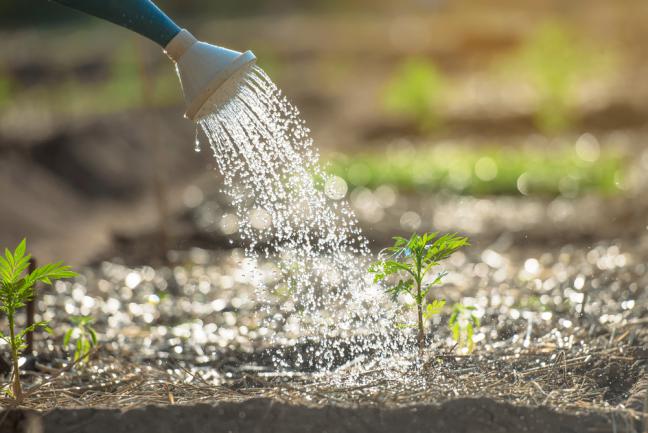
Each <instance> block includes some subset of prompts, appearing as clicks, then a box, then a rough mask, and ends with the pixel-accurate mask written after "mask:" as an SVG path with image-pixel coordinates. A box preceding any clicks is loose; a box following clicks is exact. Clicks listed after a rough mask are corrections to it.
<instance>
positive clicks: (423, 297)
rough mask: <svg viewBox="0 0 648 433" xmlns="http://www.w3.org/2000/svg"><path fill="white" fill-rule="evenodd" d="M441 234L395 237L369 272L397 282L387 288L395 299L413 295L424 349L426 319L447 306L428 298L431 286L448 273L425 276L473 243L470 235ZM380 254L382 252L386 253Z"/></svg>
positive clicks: (419, 337)
mask: <svg viewBox="0 0 648 433" xmlns="http://www.w3.org/2000/svg"><path fill="white" fill-rule="evenodd" d="M437 235H438V233H436V232H435V233H424V234H422V235H419V234H417V233H414V234H412V236H411V237H410V238H409V239H405V238H402V237H395V238H394V241H395V242H394V246H392V247H389V248H386V249H385V250H383V253H386V254H385V257H384V258H383V259H381V260H378V261H377V262H375V263H373V264H372V265H371V266H370V267H369V272H371V273H373V274H374V282H376V283H377V282H379V281H383V280H385V279H386V278H388V277H392V279H393V280H394V281H396V280H397V282H395V284H394V285H390V286H388V287H387V292H388V293H389V294H390V295H391V297H392V299H394V300H398V298H399V297H400V296H401V295H406V296H409V297H411V299H413V300H414V302H415V304H416V312H417V324H416V327H417V328H418V337H417V341H418V347H419V350H421V351H422V350H423V349H424V348H425V330H424V320H425V321H427V320H428V319H429V318H430V317H432V316H434V315H435V314H439V313H440V312H441V310H442V308H443V306H444V305H445V301H443V300H437V299H435V300H433V301H432V302H428V301H427V295H428V293H429V291H430V289H431V288H432V287H433V286H435V285H438V284H440V283H441V280H442V278H443V277H444V276H445V275H446V274H447V273H446V272H440V273H438V274H437V275H436V276H435V277H433V278H431V279H430V278H426V276H427V275H428V274H430V273H431V271H432V269H433V268H434V267H435V266H438V265H439V264H440V262H441V261H442V260H445V259H447V258H448V257H450V256H451V255H452V254H453V253H455V252H456V251H457V250H458V249H459V248H461V247H463V246H466V245H470V244H469V243H468V238H465V237H461V236H457V235H456V234H445V235H442V236H438V237H437ZM383 253H381V254H383Z"/></svg>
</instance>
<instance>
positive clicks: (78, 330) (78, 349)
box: [63, 316, 97, 364]
mask: <svg viewBox="0 0 648 433" xmlns="http://www.w3.org/2000/svg"><path fill="white" fill-rule="evenodd" d="M70 322H71V323H72V327H71V328H70V329H68V330H67V332H66V333H65V336H64V337H63V346H65V347H68V346H69V345H70V340H72V339H74V340H75V341H74V358H73V359H74V362H78V363H79V364H83V363H86V362H88V358H89V356H90V350H92V348H93V347H95V346H96V345H97V332H96V331H95V330H94V328H93V327H92V325H93V324H94V319H93V318H92V317H90V316H72V317H70Z"/></svg>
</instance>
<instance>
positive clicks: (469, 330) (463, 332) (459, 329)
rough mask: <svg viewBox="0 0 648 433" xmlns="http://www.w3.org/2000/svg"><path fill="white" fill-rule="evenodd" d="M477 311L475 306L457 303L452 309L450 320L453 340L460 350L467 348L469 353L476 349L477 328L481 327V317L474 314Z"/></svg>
mask: <svg viewBox="0 0 648 433" xmlns="http://www.w3.org/2000/svg"><path fill="white" fill-rule="evenodd" d="M476 309H477V308H476V307H473V306H466V305H463V304H460V303H457V304H455V305H454V306H453V307H452V315H450V320H448V328H450V331H452V338H453V339H454V341H455V342H456V343H457V346H458V347H459V348H460V349H461V348H466V349H467V350H468V352H472V351H473V349H474V348H475V342H474V341H473V335H474V334H475V328H477V327H479V317H477V316H476V315H475V313H474V311H475V310H476Z"/></svg>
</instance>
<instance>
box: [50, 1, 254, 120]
mask: <svg viewBox="0 0 648 433" xmlns="http://www.w3.org/2000/svg"><path fill="white" fill-rule="evenodd" d="M54 1H56V2H57V3H60V4H62V5H65V6H68V7H70V8H73V9H77V10H79V11H81V12H85V13H87V14H90V15H94V16H96V17H99V18H103V19H105V20H107V21H110V22H112V23H114V24H117V25H119V26H122V27H125V28H127V29H130V30H133V31H135V32H137V33H139V34H140V35H142V36H145V37H147V38H149V39H151V40H152V41H154V42H155V43H157V44H158V45H160V46H161V47H162V48H163V49H164V51H165V52H166V54H167V55H168V56H169V57H170V58H171V60H173V61H174V62H175V64H176V69H177V71H178V76H179V78H180V85H181V86H182V92H183V94H184V98H185V103H186V105H187V111H186V112H185V116H186V117H187V118H189V119H191V120H194V121H196V120H198V119H200V118H201V117H203V116H205V115H206V114H209V113H210V112H211V111H213V109H214V107H215V106H218V105H219V104H222V103H224V102H226V101H227V100H229V98H231V97H232V96H233V95H234V94H235V93H236V90H237V89H238V87H239V86H240V84H241V83H242V82H243V80H244V79H245V77H246V75H247V74H248V73H249V72H250V69H251V68H252V66H253V65H254V63H255V62H256V57H255V56H254V54H253V53H252V51H246V52H244V53H239V52H238V51H233V50H229V49H227V48H223V47H219V46H216V45H211V44H208V43H205V42H200V41H198V40H197V39H196V38H195V37H194V36H193V35H192V34H191V33H189V32H188V31H187V30H185V29H181V28H180V27H178V26H177V25H176V24H175V23H174V22H173V21H172V20H171V19H170V18H169V17H168V16H166V15H165V14H164V12H162V11H161V10H160V9H159V8H158V7H157V6H156V5H155V4H154V3H153V2H152V1H150V0H54Z"/></svg>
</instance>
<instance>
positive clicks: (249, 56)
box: [164, 29, 256, 121]
mask: <svg viewBox="0 0 648 433" xmlns="http://www.w3.org/2000/svg"><path fill="white" fill-rule="evenodd" d="M164 51H165V52H166V53H167V55H168V56H169V57H170V58H171V60H173V61H174V62H175V64H176V68H177V71H178V76H179V77H180V85H181V86H182V92H183V93H184V97H185V103H186V104H187V111H186V113H185V116H186V117H187V118H189V119H191V120H194V121H195V120H198V119H200V118H201V117H203V116H205V115H206V114H209V112H211V111H212V110H213V109H214V107H215V106H218V105H220V104H223V103H225V102H226V101H227V100H229V98H231V97H232V96H233V95H234V94H235V93H236V91H237V90H238V87H239V86H240V84H241V82H242V80H243V79H244V78H245V76H246V75H247V73H248V71H249V69H250V68H251V67H252V66H253V65H254V63H255V62H256V57H255V56H254V54H253V53H252V51H246V52H244V53H239V52H238V51H233V50H228V49H227V48H223V47H219V46H216V45H211V44H207V43H205V42H200V41H198V40H197V39H196V38H195V37H194V36H193V35H192V34H191V33H189V32H188V31H187V30H184V29H183V30H182V31H180V33H178V34H177V35H176V36H175V37H174V38H173V39H172V40H171V42H169V44H168V45H167V46H166V47H164Z"/></svg>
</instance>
